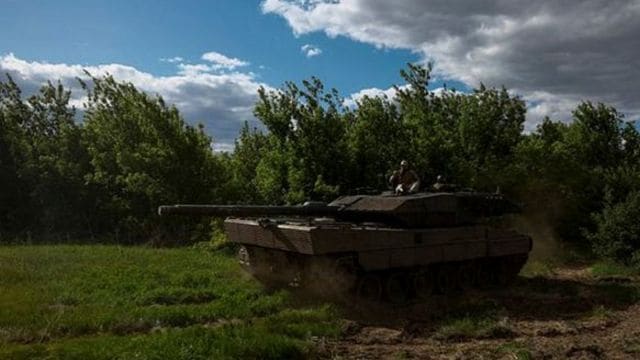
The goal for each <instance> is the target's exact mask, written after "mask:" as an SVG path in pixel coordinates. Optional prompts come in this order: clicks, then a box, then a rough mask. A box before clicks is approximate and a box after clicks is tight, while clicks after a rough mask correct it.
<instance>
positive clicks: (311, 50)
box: [300, 44, 322, 58]
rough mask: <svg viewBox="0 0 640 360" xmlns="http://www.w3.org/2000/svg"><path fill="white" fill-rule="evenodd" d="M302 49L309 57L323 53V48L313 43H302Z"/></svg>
mask: <svg viewBox="0 0 640 360" xmlns="http://www.w3.org/2000/svg"><path fill="white" fill-rule="evenodd" d="M300 51H302V52H303V53H304V55H305V56H306V57H308V58H310V57H314V56H318V55H320V54H322V49H320V48H319V47H317V46H315V45H311V44H305V45H302V47H301V48H300Z"/></svg>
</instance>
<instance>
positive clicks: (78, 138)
mask: <svg viewBox="0 0 640 360" xmlns="http://www.w3.org/2000/svg"><path fill="white" fill-rule="evenodd" d="M430 74H431V67H430V66H427V67H422V66H418V65H411V64H410V65H408V67H407V68H406V69H404V70H402V71H401V76H402V78H403V80H404V82H405V83H404V84H402V85H400V86H396V95H395V97H394V98H385V97H367V96H365V97H363V98H361V99H359V100H358V101H357V102H356V104H355V106H351V107H346V106H345V105H344V103H345V102H344V99H343V98H341V97H340V95H339V94H338V92H337V91H336V90H334V89H326V88H325V86H324V84H323V83H322V82H321V81H320V80H319V79H317V78H313V77H312V78H311V79H308V80H304V81H302V82H301V83H300V84H297V83H294V82H287V83H285V84H284V85H283V86H282V87H281V88H280V89H277V90H267V89H264V88H261V89H260V90H259V91H258V100H257V102H256V104H255V107H254V114H255V117H256V118H257V119H258V120H259V121H260V122H261V124H262V125H263V126H262V127H261V128H260V129H258V128H252V127H250V126H249V124H248V123H245V125H244V127H243V128H242V129H241V131H240V133H239V134H238V137H237V139H236V143H235V149H234V151H233V152H231V153H215V152H213V151H212V144H211V142H212V139H211V138H210V137H209V136H208V135H207V134H206V133H205V132H204V128H203V126H202V125H198V126H191V125H189V124H187V123H186V122H185V121H184V119H183V118H182V116H181V115H180V113H179V111H178V110H177V109H176V108H175V107H173V106H171V105H168V104H166V103H165V102H164V101H163V99H162V98H161V97H160V96H157V95H156V96H153V95H149V94H146V93H144V92H142V91H140V90H138V89H136V88H135V87H134V86H133V85H132V84H130V83H126V82H118V81H116V80H114V79H113V78H112V77H111V76H104V77H92V79H91V81H90V82H87V83H82V85H83V89H84V91H85V92H86V95H87V98H86V99H87V100H86V103H85V105H84V108H83V111H82V113H81V114H79V113H77V110H76V109H74V108H73V107H71V106H70V105H69V100H70V98H71V94H70V91H69V90H67V89H65V88H64V87H63V86H62V85H61V84H59V83H48V84H46V85H44V86H42V88H41V89H40V90H39V92H38V93H36V94H34V95H31V96H29V97H25V96H23V95H22V92H21V89H20V88H19V86H18V85H17V84H16V83H15V82H14V81H13V80H12V79H11V78H10V77H9V76H7V78H6V79H5V80H2V81H0V242H9V241H31V242H59V241H78V239H82V241H96V242H104V241H109V242H118V243H124V244H135V243H148V242H152V243H155V244H164V245H179V244H188V243H192V242H194V241H197V240H201V239H203V238H207V237H209V236H211V232H212V229H213V228H215V226H214V225H213V223H212V222H211V221H209V220H203V219H185V218H180V219H166V218H159V217H158V216H157V215H156V214H155V209H156V207H157V206H158V205H160V204H171V203H185V202H187V203H221V204H231V203H258V204H295V203H300V202H303V201H305V200H324V201H326V200H331V199H332V198H334V197H336V196H338V195H341V194H348V193H362V192H379V191H382V190H386V189H387V179H388V176H389V175H390V172H391V171H392V170H393V169H395V168H397V166H398V163H399V162H400V160H402V159H406V160H408V161H409V162H410V163H411V164H412V165H413V168H414V170H416V172H417V173H418V174H419V175H420V176H421V177H422V180H423V183H425V184H430V183H433V182H434V181H435V179H436V176H437V175H442V176H444V177H445V178H446V179H447V181H448V182H452V183H456V184H458V185H460V186H462V187H468V188H473V189H477V190H482V191H494V190H496V189H497V188H499V189H500V190H501V191H502V192H503V193H505V194H507V195H508V196H510V197H512V198H514V199H515V200H517V201H521V202H523V203H525V204H526V209H527V210H526V212H527V213H529V214H531V215H532V216H536V217H538V218H541V219H543V220H544V221H545V222H548V223H549V224H550V226H551V227H552V228H553V230H554V231H555V232H556V233H557V234H558V236H559V237H560V238H562V239H563V241H566V242H569V243H573V244H577V245H579V246H582V247H583V248H588V249H591V250H592V251H593V252H594V253H596V254H598V255H600V256H604V257H610V258H614V259H617V260H619V261H622V262H625V263H630V264H640V251H639V249H640V222H638V221H637V219H638V218H639V216H640V134H639V133H638V130H637V129H636V128H635V127H634V126H633V125H632V124H630V123H627V122H625V121H624V119H623V116H622V115H621V114H620V113H618V112H617V111H616V109H615V108H613V107H611V106H608V105H606V104H600V103H598V104H594V103H591V102H583V103H581V104H579V105H578V106H577V107H576V108H575V109H574V111H573V113H572V118H573V119H572V121H571V122H570V123H563V122H560V121H557V120H553V119H549V118H547V119H545V120H544V121H543V122H542V123H541V124H540V125H539V126H538V127H537V128H536V130H535V131H533V132H531V133H523V129H524V122H525V114H526V104H525V103H524V101H523V100H522V99H521V98H520V97H519V96H517V95H514V94H512V93H510V92H509V91H508V90H507V89H505V88H500V89H496V88H487V87H484V86H480V87H479V88H478V89H474V90H473V91H471V92H469V93H462V92H457V91H455V90H446V89H445V90H444V91H440V92H438V93H435V92H433V91H430V90H429V89H428V85H429V81H430ZM78 117H81V121H77V118H78Z"/></svg>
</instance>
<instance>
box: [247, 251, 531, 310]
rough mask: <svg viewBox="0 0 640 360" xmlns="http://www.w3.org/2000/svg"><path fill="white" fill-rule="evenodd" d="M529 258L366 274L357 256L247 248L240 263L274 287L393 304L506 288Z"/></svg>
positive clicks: (441, 264) (438, 264)
mask: <svg viewBox="0 0 640 360" xmlns="http://www.w3.org/2000/svg"><path fill="white" fill-rule="evenodd" d="M527 257H528V256H527V255H526V254H522V255H510V256H502V257H493V258H481V259H474V260H465V261H459V262H446V263H436V264H430V265H427V266H420V267H412V268H395V269H385V270H380V271H364V270H363V269H362V268H361V267H360V266H359V265H358V263H357V255H355V254H341V255H334V256H310V255H303V254H298V253H291V252H286V251H280V250H274V249H267V248H262V247H259V246H246V245H245V246H241V247H240V249H239V251H238V260H239V262H240V264H241V265H242V266H243V267H244V268H245V270H247V271H248V272H249V273H250V274H252V275H253V276H254V277H255V278H256V279H257V280H258V281H260V282H261V283H262V284H264V285H265V286H266V287H268V288H282V287H295V288H304V289H306V290H311V291H313V292H315V293H318V294H323V295H329V296H340V295H343V294H354V295H355V296H356V297H357V298H359V299H363V300H366V301H374V302H378V301H383V302H390V303H393V304H405V303H408V302H411V301H416V300H417V301H420V300H426V299H429V298H430V297H432V296H434V295H452V294H461V293H464V292H465V291H467V290H469V289H472V288H479V289H486V288H493V287H506V286H508V285H509V284H510V283H511V282H512V281H513V280H515V278H516V277H517V275H518V273H519V272H520V270H521V269H522V267H523V266H524V264H525V263H526V262H527Z"/></svg>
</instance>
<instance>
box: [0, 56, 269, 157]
mask: <svg viewBox="0 0 640 360" xmlns="http://www.w3.org/2000/svg"><path fill="white" fill-rule="evenodd" d="M200 65H202V64H196V65H184V64H180V65H178V73H177V74H176V75H171V76H155V75H153V74H150V73H147V72H144V71H141V70H139V69H136V68H134V67H131V66H127V65H122V64H104V65H95V66H82V65H75V64H50V63H46V62H38V61H27V60H24V59H20V58H18V57H16V56H15V55H13V54H8V55H0V74H2V76H3V77H4V74H5V73H8V74H9V75H10V76H11V77H12V78H13V79H14V80H15V81H16V82H17V83H18V84H19V85H20V87H21V89H22V90H23V93H24V94H25V95H27V96H28V95H30V94H33V93H35V92H36V91H37V90H38V89H39V88H40V86H41V85H42V84H44V83H46V82H47V81H49V80H51V81H57V80H60V81H61V83H62V84H63V85H64V86H65V87H66V88H67V89H70V90H72V100H71V104H72V105H75V106H77V107H81V106H82V103H83V102H84V101H85V99H84V96H85V93H84V92H83V90H82V89H81V88H80V86H79V84H78V81H77V78H81V79H84V80H87V81H88V80H89V79H88V77H87V76H86V74H85V73H84V70H86V71H88V72H89V73H91V74H92V75H93V76H101V75H104V74H107V73H108V74H111V75H113V77H114V78H116V79H117V80H120V81H128V82H131V83H133V84H134V85H135V86H136V87H138V88H139V89H141V90H143V91H145V92H147V93H150V94H159V95H161V96H162V97H163V98H164V99H165V100H166V101H167V103H170V104H175V105H176V107H178V109H179V110H180V112H181V113H182V114H183V116H184V117H185V119H186V120H187V121H188V122H189V123H192V124H195V123H198V122H202V123H203V124H204V125H205V128H206V130H207V132H208V133H209V134H210V135H212V136H213V137H214V142H215V147H214V148H216V149H228V148H229V146H233V141H234V139H235V138H236V136H237V134H238V131H239V129H240V127H241V126H242V124H243V123H244V121H250V122H252V123H253V124H257V122H256V120H255V118H254V116H253V114H252V109H253V105H254V103H255V101H256V100H257V89H258V87H259V86H261V85H263V86H265V87H268V86H266V85H265V84H261V83H259V82H258V81H256V79H255V77H254V75H253V74H251V73H239V72H233V73H212V72H211V71H209V70H210V69H205V70H206V71H201V70H202V68H201V67H200ZM190 66H191V67H190ZM205 66H208V65H205ZM3 80H4V79H3Z"/></svg>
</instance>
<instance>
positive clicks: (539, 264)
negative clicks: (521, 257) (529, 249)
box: [520, 260, 557, 278]
mask: <svg viewBox="0 0 640 360" xmlns="http://www.w3.org/2000/svg"><path fill="white" fill-rule="evenodd" d="M556 266H557V263H555V262H553V261H538V260H530V261H528V262H527V263H526V264H525V266H524V267H523V268H522V270H521V271H520V274H522V275H523V276H525V277H528V278H532V277H548V276H553V275H555V270H554V268H555V267H556Z"/></svg>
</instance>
